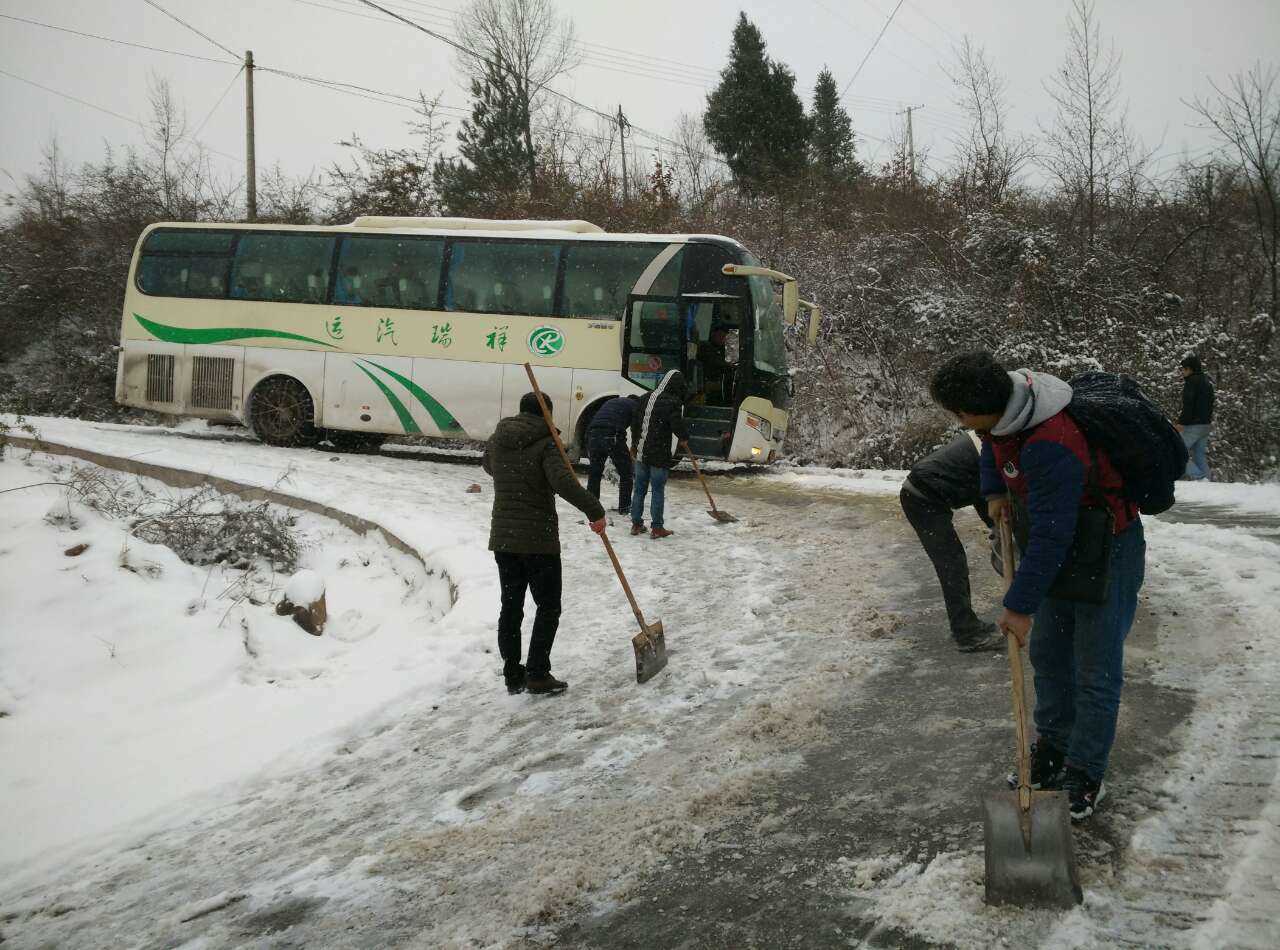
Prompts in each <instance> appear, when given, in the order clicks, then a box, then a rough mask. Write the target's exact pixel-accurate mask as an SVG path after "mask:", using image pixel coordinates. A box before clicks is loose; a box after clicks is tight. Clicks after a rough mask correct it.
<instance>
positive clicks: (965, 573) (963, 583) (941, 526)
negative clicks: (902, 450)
mask: <svg viewBox="0 0 1280 950" xmlns="http://www.w3.org/2000/svg"><path fill="white" fill-rule="evenodd" d="M899 497H900V499H901V501H902V511H903V513H904V514H906V516H907V520H908V521H909V522H911V527H913V528H915V530H916V534H917V535H918V536H919V538H920V544H921V545H922V546H923V547H924V550H925V553H926V554H928V555H929V560H930V561H932V562H933V569H934V571H936V572H937V574H938V583H939V584H940V585H942V600H943V602H944V603H945V604H946V606H947V621H948V622H949V623H950V625H951V636H953V637H955V638H957V639H959V638H964V637H968V636H972V635H974V634H975V633H976V632H977V631H978V630H980V629H981V628H982V626H983V623H982V621H981V620H979V619H978V615H977V614H975V613H974V612H973V603H972V601H971V599H970V592H969V562H968V560H967V559H966V558H965V553H964V544H963V543H961V541H960V536H959V535H957V534H956V529H955V525H953V524H952V523H951V507H950V506H949V505H945V504H943V503H942V502H939V501H935V500H934V499H931V498H930V497H929V496H928V495H926V494H924V493H923V492H921V491H920V490H919V489H917V488H915V487H914V486H913V485H910V484H907V485H904V486H903V487H902V493H901V495H900V496H899ZM979 504H981V502H979ZM974 508H975V510H977V506H976V505H975V506H974ZM979 514H980V515H981V514H982V513H981V512H979ZM985 520H986V519H985V518H983V521H985Z"/></svg>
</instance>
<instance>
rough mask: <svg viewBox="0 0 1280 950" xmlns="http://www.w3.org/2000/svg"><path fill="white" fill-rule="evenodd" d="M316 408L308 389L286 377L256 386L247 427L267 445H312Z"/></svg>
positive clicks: (265, 381)
mask: <svg viewBox="0 0 1280 950" xmlns="http://www.w3.org/2000/svg"><path fill="white" fill-rule="evenodd" d="M314 420H315V406H314V405H313V404H312V402H311V394H310V393H308V392H307V387H306V386H303V385H302V383H300V382H298V381H297V380H296V379H290V378H289V377H288V376H273V377H271V378H270V379H267V380H264V381H263V382H261V383H259V384H258V387H257V389H255V390H254V391H253V402H252V403H250V405H249V424H250V425H251V426H252V427H253V431H254V433H255V434H256V435H257V436H258V438H259V439H261V440H262V441H263V442H265V443H267V445H283V446H296V445H311V444H313V443H314V442H315V441H316V438H317V433H316V428H315V424H314Z"/></svg>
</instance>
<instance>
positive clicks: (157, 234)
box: [135, 228, 235, 298]
mask: <svg viewBox="0 0 1280 950" xmlns="http://www.w3.org/2000/svg"><path fill="white" fill-rule="evenodd" d="M234 238H235V235H234V233H233V232H230V231H215V230H202V229H195V228H182V229H176V228H175V229H174V230H156V231H152V232H151V233H150V234H149V235H147V240H146V242H145V243H144V244H143V246H142V256H141V257H140V258H139V260H138V273H137V277H136V278H135V279H136V282H137V285H138V289H139V290H141V291H142V292H143V293H144V294H149V295H151V296H156V297H206V298H207V297H215V298H217V297H223V296H225V295H226V287H227V269H228V267H229V266H230V263H231V257H230V255H231V244H232V241H233V240H234Z"/></svg>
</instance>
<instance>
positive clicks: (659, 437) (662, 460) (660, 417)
mask: <svg viewBox="0 0 1280 950" xmlns="http://www.w3.org/2000/svg"><path fill="white" fill-rule="evenodd" d="M673 436H674V437H676V438H679V439H687V438H689V425H688V423H686V422H685V418H684V374H683V373H681V372H680V371H679V370H674V369H673V370H672V371H671V372H669V373H667V374H666V375H665V376H663V377H662V381H661V382H659V383H658V386H657V388H656V389H654V390H653V392H650V393H645V394H644V395H643V396H641V397H640V402H639V405H637V406H636V409H635V416H634V418H633V419H632V421H631V441H632V444H634V445H635V446H636V447H637V449H636V457H637V458H639V459H640V461H641V462H644V464H645V465H652V466H654V467H655V468H671V466H672V464H673V462H672V458H671V439H672V437H673Z"/></svg>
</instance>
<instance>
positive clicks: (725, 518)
mask: <svg viewBox="0 0 1280 950" xmlns="http://www.w3.org/2000/svg"><path fill="white" fill-rule="evenodd" d="M707 514H709V515H710V516H711V517H712V518H715V519H716V521H719V522H720V523H721V524H729V523H730V522H731V521H737V520H738V519H737V518H735V517H734V516H733V515H731V514H729V512H727V511H721V510H720V509H718V508H709V509H708V510H707Z"/></svg>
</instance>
